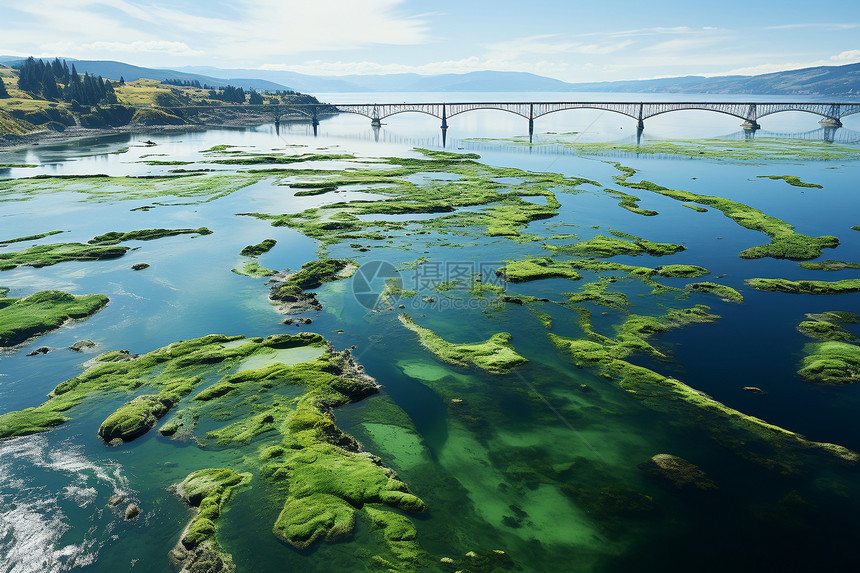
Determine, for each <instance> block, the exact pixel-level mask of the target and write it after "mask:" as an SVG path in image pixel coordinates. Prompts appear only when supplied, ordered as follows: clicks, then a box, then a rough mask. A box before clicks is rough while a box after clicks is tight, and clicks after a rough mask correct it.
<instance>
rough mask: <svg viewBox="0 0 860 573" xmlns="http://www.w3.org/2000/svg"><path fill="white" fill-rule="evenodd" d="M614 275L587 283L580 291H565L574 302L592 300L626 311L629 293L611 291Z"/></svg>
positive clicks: (592, 301)
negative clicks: (610, 286)
mask: <svg viewBox="0 0 860 573" xmlns="http://www.w3.org/2000/svg"><path fill="white" fill-rule="evenodd" d="M615 280H616V279H615V278H614V277H598V279H597V280H596V281H593V282H590V283H585V284H584V285H582V288H581V289H580V290H579V292H575V293H563V294H564V296H566V297H567V301H568V302H569V303H572V304H578V303H583V302H591V303H594V304H599V305H602V306H605V307H608V308H611V309H614V310H620V311H625V310H626V309H627V306H628V304H629V303H628V301H627V295H625V294H624V293H622V292H612V291H609V290H608V288H609V285H610V284H612V283H614V282H615Z"/></svg>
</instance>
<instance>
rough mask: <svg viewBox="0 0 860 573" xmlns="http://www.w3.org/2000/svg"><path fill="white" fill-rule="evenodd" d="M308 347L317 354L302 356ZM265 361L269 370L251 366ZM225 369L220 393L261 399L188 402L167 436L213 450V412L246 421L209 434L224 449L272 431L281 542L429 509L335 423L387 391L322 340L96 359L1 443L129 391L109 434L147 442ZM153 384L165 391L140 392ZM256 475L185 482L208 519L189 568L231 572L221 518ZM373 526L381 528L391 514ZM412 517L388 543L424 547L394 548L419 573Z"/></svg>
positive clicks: (199, 522) (267, 458) (398, 562)
mask: <svg viewBox="0 0 860 573" xmlns="http://www.w3.org/2000/svg"><path fill="white" fill-rule="evenodd" d="M305 349H307V350H308V351H313V354H312V355H310V354H308V353H304V354H302V353H301V352H300V351H304V350H305ZM287 351H290V352H287ZM297 353H298V354H297ZM288 355H289V356H288ZM312 356H313V357H312ZM255 358H260V359H261V360H263V361H267V362H266V363H267V364H268V365H263V366H260V364H257V363H251V361H252V360H254V359H255ZM272 360H277V362H271V361H272ZM298 360H303V361H302V362H297V361H298ZM285 362H286V363H285ZM248 366H259V367H256V368H252V369H247V367H248ZM216 373H222V374H224V373H226V374H224V375H223V376H222V377H221V378H220V379H219V380H216V381H215V383H214V384H213V385H211V386H210V388H220V387H223V386H225V385H229V386H235V387H237V389H241V390H242V391H243V392H244V395H245V396H246V397H247V398H250V400H249V399H247V398H246V399H242V398H241V397H240V399H239V401H237V400H236V399H235V398H233V392H228V393H226V394H221V393H220V391H215V390H213V391H212V392H211V395H210V396H208V397H207V398H208V399H207V400H204V401H199V400H197V401H193V402H186V404H187V406H186V407H185V408H184V409H183V410H181V411H180V412H179V413H177V415H176V416H175V417H174V419H173V420H171V422H169V423H168V424H165V426H164V427H163V428H162V430H163V431H162V432H160V433H161V435H162V436H164V438H162V439H166V438H167V437H171V438H172V439H177V438H178V439H188V437H189V436H190V437H191V438H193V439H195V440H196V441H197V443H198V445H199V446H200V447H204V446H205V444H203V443H201V442H200V438H198V437H194V435H193V430H194V427H195V425H196V420H197V418H199V417H200V416H201V415H204V414H206V413H207V412H208V413H209V415H211V416H212V417H213V419H219V420H220V419H228V420H233V419H235V418H238V419H235V420H234V421H232V423H230V424H228V425H226V426H224V427H223V428H221V429H218V430H214V431H210V432H208V433H207V434H206V439H208V440H214V441H215V443H216V444H217V445H218V446H220V447H234V448H235V447H240V446H243V445H245V444H248V443H249V442H251V441H252V440H253V439H254V438H256V437H258V436H263V435H265V437H266V439H267V442H266V445H265V446H264V447H262V448H261V449H260V455H259V457H258V458H257V460H258V463H259V468H260V476H261V477H262V478H263V479H266V480H269V481H270V482H271V483H272V484H273V485H274V486H275V488H276V490H277V491H280V492H282V493H283V494H284V496H285V500H284V509H283V511H282V512H281V514H280V515H279V516H278V518H277V519H276V520H275V522H274V524H273V528H272V531H273V534H274V535H276V536H277V537H278V538H279V539H281V540H283V541H285V542H287V543H290V544H291V545H293V546H295V547H297V548H304V547H308V546H310V545H311V544H312V543H314V541H316V540H318V539H328V540H333V539H336V538H338V537H340V536H345V535H348V534H349V533H351V531H352V529H353V527H354V524H355V521H356V516H361V517H362V518H363V519H364V518H365V517H367V518H370V517H369V516H371V514H372V512H370V511H367V510H366V509H370V508H365V506H366V505H370V506H373V509H377V508H381V507H384V506H388V507H391V508H394V509H397V510H399V511H404V512H421V511H424V509H425V508H426V506H425V504H424V502H423V501H422V500H421V499H420V498H418V497H416V496H415V495H413V494H412V493H410V491H409V488H408V487H407V485H406V484H405V483H404V482H403V481H401V480H399V479H398V478H397V476H396V474H395V473H394V471H393V470H391V469H390V468H388V467H386V466H385V465H383V463H382V460H381V459H380V458H378V457H376V456H374V455H372V454H370V453H367V452H363V451H361V449H360V446H359V444H358V442H357V441H356V440H355V439H354V438H353V437H352V436H349V435H348V434H346V433H344V432H343V431H342V430H341V429H340V428H338V426H337V425H336V424H335V421H334V416H333V414H332V409H333V408H336V407H339V406H343V405H346V404H349V403H351V402H357V401H359V400H362V399H363V398H365V397H367V396H369V395H371V394H373V393H375V392H378V386H377V384H376V382H375V381H374V380H373V379H372V378H370V377H369V376H367V375H366V374H364V372H363V369H362V368H361V367H360V366H358V365H357V364H356V363H355V362H354V361H353V360H352V357H351V356H350V354H349V351H343V352H335V351H334V350H332V349H331V348H330V347H329V346H327V345H325V340H324V339H323V338H322V337H321V336H319V335H316V334H307V333H303V334H300V335H295V336H290V335H274V336H270V337H268V338H252V339H244V338H242V337H228V336H223V335H209V336H207V337H203V338H199V339H193V340H186V341H180V342H175V343H173V344H171V345H169V346H166V347H164V348H160V349H158V350H155V351H152V352H150V353H147V354H144V355H139V356H138V355H133V354H130V353H129V352H128V351H112V352H108V353H105V354H102V355H100V356H98V357H97V358H95V359H94V360H93V361H92V362H91V366H90V367H89V368H88V369H87V370H85V371H84V372H83V373H82V374H81V375H79V376H77V377H75V378H72V379H70V380H67V381H66V382H63V383H61V384H60V385H58V386H57V387H56V388H55V389H54V391H53V392H52V393H51V396H50V399H49V400H48V401H47V402H46V403H44V404H42V405H41V406H39V407H36V408H31V409H27V410H22V411H17V412H9V413H6V414H3V415H0V438H5V437H10V436H12V435H24V434H27V433H33V432H38V431H44V430H47V429H48V428H50V427H52V426H55V425H58V424H61V423H63V422H64V421H66V420H67V416H65V415H64V413H65V412H67V411H69V410H71V409H72V408H73V407H74V406H76V405H77V404H79V403H80V402H81V401H83V399H84V398H85V397H86V396H89V395H92V394H95V393H97V392H118V391H126V392H131V391H133V392H135V394H138V395H136V396H135V397H134V398H133V399H132V400H130V401H129V402H127V403H126V404H125V405H123V406H121V407H120V408H119V409H118V410H117V411H116V412H115V413H114V414H112V415H111V416H110V417H109V418H108V419H107V420H106V421H105V423H104V424H103V431H102V432H101V433H102V434H104V436H103V437H108V435H113V430H111V433H110V434H108V430H107V428H108V427H110V428H119V431H120V432H121V433H120V434H119V435H122V436H126V437H128V438H130V437H131V436H132V435H133V434H136V435H142V433H145V431H147V430H148V429H149V428H151V427H152V426H153V425H154V420H153V419H152V418H156V419H157V418H158V417H159V416H161V415H163V413H164V412H165V411H166V410H168V409H170V408H171V407H173V406H174V405H175V404H176V403H178V402H179V401H181V400H182V399H183V398H182V397H183V396H185V395H186V394H187V393H188V392H190V391H191V390H193V388H195V387H197V386H200V385H201V383H202V382H203V381H204V380H211V379H212V378H213V374H216ZM286 386H289V387H293V388H295V389H296V391H297V392H292V391H291V395H292V396H293V397H292V398H290V397H289V396H287V395H284V394H283V393H278V392H274V391H272V392H270V391H269V390H274V389H276V388H277V387H286ZM143 388H156V389H158V390H159V392H158V394H153V393H149V394H142V395H141V394H139V391H140V389H143ZM249 391H250V392H249ZM237 406H238V407H240V408H241V409H240V410H239V411H236V407H237ZM248 410H250V411H248ZM12 428H14V429H16V430H17V431H11V429H12ZM240 458H241V456H240ZM253 459H254V458H247V459H245V462H242V461H240V462H239V463H246V462H248V461H252V460H253ZM249 478H250V475H249V474H242V473H239V472H238V471H237V470H235V469H233V468H220V469H206V470H200V471H197V472H194V473H192V474H190V475H189V476H188V477H187V478H186V479H185V480H184V481H183V482H182V483H181V484H179V485H178V486H177V488H176V489H177V493H178V494H179V495H180V497H182V499H183V500H185V501H186V503H188V504H189V505H190V506H192V507H197V508H198V513H197V514H196V516H195V517H194V518H193V519H192V521H191V523H190V524H189V525H188V527H187V528H186V529H185V531H184V532H183V534H182V536H181V538H180V542H179V543H178V544H177V546H176V547H175V548H174V549H173V551H171V557H172V558H173V559H175V560H177V561H179V562H181V563H182V564H183V566H184V567H186V568H190V569H188V570H190V571H196V570H209V569H206V567H214V566H216V565H217V567H221V568H226V569H227V570H232V567H233V565H232V559H231V557H230V556H229V555H227V554H226V553H225V552H224V551H223V549H222V548H221V546H220V545H219V544H218V540H217V531H218V518H219V516H220V515H221V513H222V511H223V508H224V506H225V504H226V503H227V502H228V501H229V499H230V496H231V495H232V490H233V488H236V487H239V486H240V485H245V484H246V483H248V482H249ZM380 511H381V510H380ZM374 519H376V521H377V523H378V525H379V526H380V527H382V523H381V522H380V521H379V520H380V519H382V518H380V517H379V516H376V517H374ZM404 520H407V521H408V518H407V517H405V516H401V515H400V514H398V518H396V519H395V520H393V521H392V520H384V521H386V522H388V525H386V526H385V529H386V531H387V532H388V533H386V534H385V537H386V538H387V539H388V540H389V541H392V542H395V541H397V542H399V541H406V540H407V537H408V538H409V539H408V540H409V541H410V542H412V544H413V545H412V546H411V549H410V550H409V551H408V552H404V551H396V552H394V551H392V552H389V553H386V559H388V560H389V561H390V562H391V563H392V568H393V570H397V571H408V570H413V569H415V567H416V565H415V563H414V559H416V558H417V556H418V553H419V552H420V553H421V555H422V556H423V555H424V552H423V551H419V550H420V548H419V546H418V544H417V540H416V539H415V536H414V535H406V534H403V533H399V531H400V530H406V529H408V528H409V526H408V524H407V523H406V522H405V521H404ZM422 558H424V557H422ZM368 559H369V558H368ZM371 561H372V560H371Z"/></svg>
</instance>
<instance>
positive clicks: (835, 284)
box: [746, 278, 860, 294]
mask: <svg viewBox="0 0 860 573" xmlns="http://www.w3.org/2000/svg"><path fill="white" fill-rule="evenodd" d="M746 283H747V284H748V285H750V286H751V287H753V288H754V289H758V290H765V291H774V292H785V293H790V294H845V293H852V292H860V279H844V280H841V281H832V282H829V281H791V280H788V279H760V278H754V279H747V281H746Z"/></svg>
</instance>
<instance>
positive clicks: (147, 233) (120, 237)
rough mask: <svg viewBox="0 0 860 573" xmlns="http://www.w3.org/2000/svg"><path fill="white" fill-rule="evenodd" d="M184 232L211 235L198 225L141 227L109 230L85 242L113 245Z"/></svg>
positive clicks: (182, 233)
mask: <svg viewBox="0 0 860 573" xmlns="http://www.w3.org/2000/svg"><path fill="white" fill-rule="evenodd" d="M185 234H195V235H211V234H212V231H210V230H209V229H207V228H206V227H200V228H199V229H142V230H140V231H129V232H127V233H121V232H119V231H111V232H109V233H105V234H103V235H99V236H97V237H93V238H92V239H90V240H89V241H87V242H88V243H89V244H91V245H115V244H117V243H122V242H125V241H153V240H155V239H161V238H163V237H173V236H176V235H185Z"/></svg>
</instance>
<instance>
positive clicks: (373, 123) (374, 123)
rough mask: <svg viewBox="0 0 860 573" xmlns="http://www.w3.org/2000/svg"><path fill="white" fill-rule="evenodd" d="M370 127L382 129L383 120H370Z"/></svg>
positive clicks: (376, 118) (375, 118)
mask: <svg viewBox="0 0 860 573" xmlns="http://www.w3.org/2000/svg"><path fill="white" fill-rule="evenodd" d="M370 127H382V120H381V119H379V118H378V117H374V118H373V119H371V120H370Z"/></svg>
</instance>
